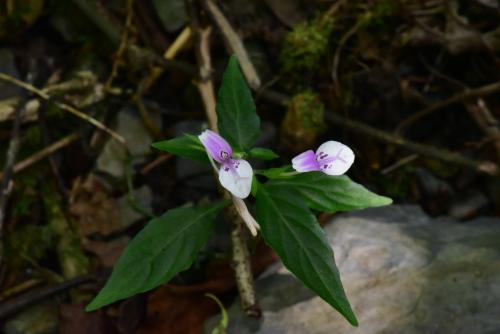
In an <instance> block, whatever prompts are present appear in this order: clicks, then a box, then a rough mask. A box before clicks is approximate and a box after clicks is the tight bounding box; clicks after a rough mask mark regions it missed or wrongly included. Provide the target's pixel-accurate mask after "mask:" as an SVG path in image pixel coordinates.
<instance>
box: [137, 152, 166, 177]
mask: <svg viewBox="0 0 500 334" xmlns="http://www.w3.org/2000/svg"><path fill="white" fill-rule="evenodd" d="M171 158H172V155H171V154H162V155H160V156H159V157H157V158H156V159H155V160H153V161H151V162H150V163H148V164H147V165H146V166H144V167H142V168H141V170H140V171H139V174H141V175H146V174H149V173H150V172H151V171H152V170H153V169H155V168H156V167H158V166H160V165H161V164H162V163H164V162H166V161H168V160H170V159H171Z"/></svg>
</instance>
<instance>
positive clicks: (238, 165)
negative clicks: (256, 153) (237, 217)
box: [219, 159, 253, 198]
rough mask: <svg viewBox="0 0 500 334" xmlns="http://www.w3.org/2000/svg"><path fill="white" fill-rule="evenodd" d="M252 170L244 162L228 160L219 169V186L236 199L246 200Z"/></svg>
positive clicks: (250, 183)
mask: <svg viewBox="0 0 500 334" xmlns="http://www.w3.org/2000/svg"><path fill="white" fill-rule="evenodd" d="M252 177H253V170H252V167H251V166H250V164H249V163H248V162H247V161H246V160H232V159H231V160H230V161H228V162H225V163H223V164H222V165H221V167H220V169H219V181H220V184H222V186H223V187H224V188H226V189H227V190H229V191H230V192H231V194H233V195H234V196H236V197H238V198H246V197H248V195H249V194H250V190H251V189H252Z"/></svg>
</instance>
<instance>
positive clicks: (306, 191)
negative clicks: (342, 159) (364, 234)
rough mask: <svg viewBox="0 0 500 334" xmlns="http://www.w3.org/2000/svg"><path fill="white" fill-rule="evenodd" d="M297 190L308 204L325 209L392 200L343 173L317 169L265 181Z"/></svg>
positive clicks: (327, 210) (330, 209) (340, 208)
mask: <svg viewBox="0 0 500 334" xmlns="http://www.w3.org/2000/svg"><path fill="white" fill-rule="evenodd" d="M269 184H270V185H272V187H273V188H283V189H286V191H290V192H294V193H296V194H298V195H299V196H300V197H301V199H302V200H303V201H305V202H306V203H307V205H308V206H309V207H310V208H313V209H315V210H319V211H325V212H336V211H350V210H355V209H364V208H369V207H374V206H383V205H388V204H391V203H392V199H390V198H388V197H384V196H380V195H377V194H375V193H372V192H371V191H369V190H368V189H366V188H365V187H363V186H362V185H360V184H358V183H356V182H354V181H352V180H351V179H350V178H349V177H347V176H346V175H342V176H330V175H326V174H324V173H321V172H310V173H300V174H298V175H295V176H292V177H287V178H280V179H275V180H272V181H270V182H269Z"/></svg>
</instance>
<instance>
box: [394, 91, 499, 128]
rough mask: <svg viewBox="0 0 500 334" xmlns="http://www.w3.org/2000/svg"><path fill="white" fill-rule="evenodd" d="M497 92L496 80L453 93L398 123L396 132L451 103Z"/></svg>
mask: <svg viewBox="0 0 500 334" xmlns="http://www.w3.org/2000/svg"><path fill="white" fill-rule="evenodd" d="M497 92H500V82H495V83H492V84H489V85H486V86H482V87H478V88H472V89H467V90H465V91H463V92H461V93H458V94H456V95H453V96H452V97H450V98H449V99H446V100H443V101H439V102H436V103H434V104H432V105H430V106H429V107H427V108H425V109H423V110H421V111H419V112H417V113H415V114H412V115H411V116H409V117H407V118H406V119H404V120H403V121H402V122H401V123H400V124H399V125H398V127H397V128H396V130H395V133H396V134H398V135H402V134H403V133H404V131H405V130H406V129H407V128H408V127H409V126H411V125H413V124H414V123H415V122H417V121H419V120H420V119H422V118H423V117H425V116H427V115H429V114H432V113H433V112H435V111H437V110H441V109H443V108H446V107H449V106H450V105H453V104H455V103H458V102H463V101H467V100H470V99H472V98H478V97H482V96H487V95H491V94H494V93H497Z"/></svg>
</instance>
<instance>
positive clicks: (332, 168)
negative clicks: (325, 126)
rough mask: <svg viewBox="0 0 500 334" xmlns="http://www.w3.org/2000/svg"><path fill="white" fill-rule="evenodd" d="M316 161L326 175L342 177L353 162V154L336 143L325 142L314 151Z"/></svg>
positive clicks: (346, 147)
mask: <svg viewBox="0 0 500 334" xmlns="http://www.w3.org/2000/svg"><path fill="white" fill-rule="evenodd" d="M316 159H317V161H318V165H319V168H320V169H321V171H322V172H323V173H325V174H328V175H342V174H344V173H345V172H347V170H348V169H349V168H350V167H351V165H352V163H353V162H354V152H353V151H352V150H351V149H350V148H349V147H348V146H346V145H344V144H342V143H339V142H338V141H333V140H330V141H327V142H326V143H323V144H321V146H320V147H319V148H318V150H317V151H316Z"/></svg>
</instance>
